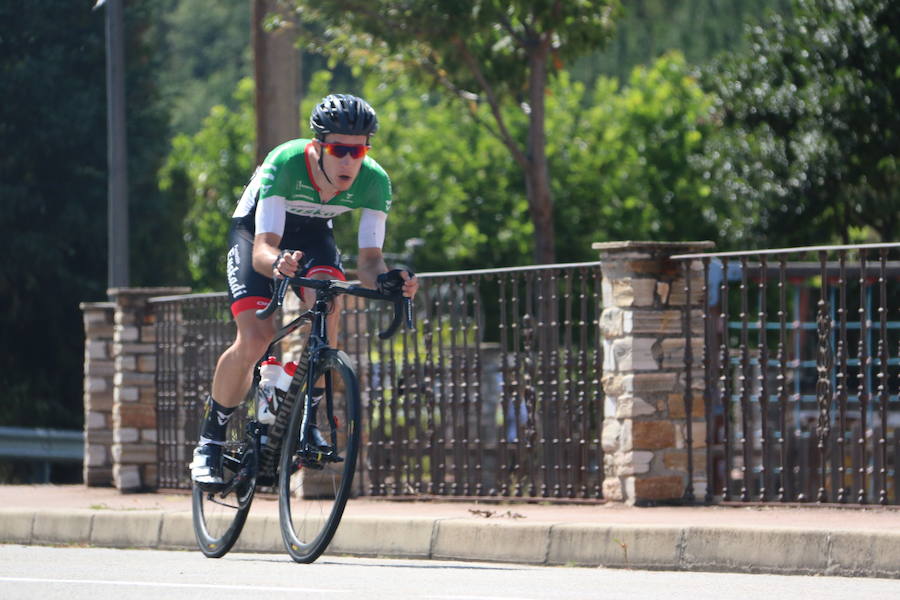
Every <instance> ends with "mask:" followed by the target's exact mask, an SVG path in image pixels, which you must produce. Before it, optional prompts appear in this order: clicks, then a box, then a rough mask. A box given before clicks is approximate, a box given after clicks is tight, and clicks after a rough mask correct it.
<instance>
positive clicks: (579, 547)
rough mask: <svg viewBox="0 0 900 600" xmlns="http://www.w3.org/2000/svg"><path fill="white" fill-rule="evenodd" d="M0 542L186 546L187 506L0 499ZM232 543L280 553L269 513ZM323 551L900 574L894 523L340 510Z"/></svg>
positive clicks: (189, 539)
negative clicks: (850, 526) (778, 523)
mask: <svg viewBox="0 0 900 600" xmlns="http://www.w3.org/2000/svg"><path fill="white" fill-rule="evenodd" d="M0 543H10V544H24V545H29V544H34V545H56V544H60V545H90V546H100V547H108V548H148V549H164V550H194V549H195V548H196V542H195V540H194V532H193V527H192V524H191V513H190V512H187V511H184V512H165V513H164V512H160V511H150V510H148V511H139V510H136V511H98V510H86V509H82V510H29V509H22V508H0ZM235 551H238V552H262V553H282V552H284V548H283V545H282V541H281V533H280V529H279V524H278V517H277V516H276V515H250V517H249V518H248V519H247V523H246V525H245V526H244V531H243V533H242V534H241V537H240V539H239V540H238V542H237V544H236V546H235ZM326 554H332V555H350V556H361V557H372V556H386V557H396V558H414V559H449V560H470V561H471V560H475V561H496V562H513V563H521V564H530V565H566V566H584V567H609V568H639V569H657V570H659V569H665V570H677V571H727V572H735V573H776V574H784V575H788V574H791V575H836V576H864V577H887V578H900V561H898V560H897V557H898V556H900V532H878V531H852V530H833V531H825V530H809V529H802V528H764V527H758V528H757V527H711V526H710V527H679V526H664V525H662V526H653V525H603V524H598V523H545V522H533V523H522V522H516V521H505V522H501V521H487V520H472V519H469V518H464V519H455V518H445V519H439V518H428V517H378V518H375V517H350V516H348V517H345V518H344V519H343V521H341V526H340V528H339V529H338V532H337V534H336V535H335V537H334V540H333V541H332V543H331V546H330V547H329V549H328V551H327V552H326Z"/></svg>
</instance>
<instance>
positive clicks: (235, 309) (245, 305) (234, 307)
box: [231, 296, 269, 317]
mask: <svg viewBox="0 0 900 600" xmlns="http://www.w3.org/2000/svg"><path fill="white" fill-rule="evenodd" d="M268 305H269V298H264V297H262V296H247V297H246V298H239V299H237V300H235V301H234V302H232V303H231V314H232V316H235V317H236V316H238V315H239V314H240V313H242V312H244V311H245V310H251V309H254V310H256V309H260V308H265V307H266V306H268Z"/></svg>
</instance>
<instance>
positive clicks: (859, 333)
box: [674, 244, 900, 504]
mask: <svg viewBox="0 0 900 600" xmlns="http://www.w3.org/2000/svg"><path fill="white" fill-rule="evenodd" d="M898 254H900V244H870V245H858V246H832V247H809V248H790V249H781V250H766V251H757V252H724V253H715V254H691V255H681V256H676V257H674V258H676V259H682V260H684V263H683V265H684V267H685V268H686V269H687V268H690V263H691V262H692V261H695V260H698V259H699V260H701V261H702V264H703V269H704V274H705V277H704V281H705V282H706V283H705V284H704V286H703V289H702V290H691V289H690V288H688V289H686V292H687V294H688V295H689V296H690V294H692V293H693V294H697V293H702V294H703V295H704V297H706V298H707V300H708V301H707V303H706V307H705V310H704V313H703V322H704V332H705V334H704V335H705V340H704V341H705V343H704V346H703V347H704V350H703V354H702V356H699V357H694V356H692V355H691V354H690V353H688V355H687V357H686V363H687V364H686V369H687V370H686V372H687V373H688V376H689V377H690V376H691V374H692V373H693V372H695V369H696V368H697V367H698V366H702V373H703V376H704V377H705V387H704V394H703V398H702V406H703V410H704V414H705V416H706V432H705V436H706V440H705V442H706V443H705V456H697V457H696V460H699V461H705V470H706V473H707V489H706V494H705V499H706V501H707V502H710V501H713V500H724V501H738V502H773V501H774V502H820V503H858V504H866V503H879V504H900V471H898V469H900V397H898V389H900V358H898V356H900V318H898V309H900V261H898V260H896V259H897V255H898ZM686 281H688V282H689V281H690V280H689V278H686ZM688 285H689V284H688ZM685 318H686V319H688V320H689V319H690V318H691V315H690V314H688V313H687V312H686V315H685ZM691 331H692V328H691V327H689V326H688V327H686V328H685V332H686V336H687V339H686V342H687V347H688V348H690V347H691V345H690V342H691V339H690V336H691ZM687 389H688V392H687V397H686V399H685V401H686V405H687V406H689V407H690V406H693V405H694V399H693V398H692V393H691V391H690V390H691V386H690V385H688V386H687ZM697 406H698V408H699V406H700V405H699V404H697ZM688 427H690V419H688ZM694 452H695V454H696V453H697V452H698V451H697V450H694ZM696 460H695V461H692V464H693V463H694V462H696ZM701 464H702V462H701ZM692 475H693V474H691V480H692V479H693V477H692Z"/></svg>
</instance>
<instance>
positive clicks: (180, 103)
mask: <svg viewBox="0 0 900 600" xmlns="http://www.w3.org/2000/svg"><path fill="white" fill-rule="evenodd" d="M158 1H160V0H158ZM161 3H162V4H163V5H164V8H163V9H162V10H161V14H160V19H159V20H158V24H157V26H158V29H159V38H160V39H159V43H160V50H161V52H160V62H161V63H162V64H163V65H164V67H163V68H161V69H159V71H158V77H159V80H160V87H161V89H162V92H163V94H164V96H165V99H166V102H167V104H168V105H169V107H170V111H171V125H172V131H175V132H179V133H186V134H193V133H196V132H197V131H198V130H199V129H200V128H201V126H202V124H203V119H204V117H205V116H206V115H207V114H209V111H210V109H211V108H212V107H213V106H216V105H220V104H221V105H224V106H228V107H229V108H236V105H235V104H234V99H233V98H232V95H233V94H234V88H235V86H236V85H237V82H238V81H240V80H241V79H242V78H244V77H248V76H250V75H251V69H252V56H251V47H250V5H251V2H249V1H242V2H214V1H210V0H205V1H204V0H190V1H185V0H161Z"/></svg>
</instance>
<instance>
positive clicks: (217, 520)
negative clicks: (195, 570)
mask: <svg viewBox="0 0 900 600" xmlns="http://www.w3.org/2000/svg"><path fill="white" fill-rule="evenodd" d="M234 421H237V419H234ZM242 430H243V427H241V426H239V425H238V424H237V423H235V424H234V425H231V424H230V425H229V429H228V432H227V434H226V439H227V440H228V441H226V442H225V447H224V448H223V452H222V479H223V480H224V483H223V484H222V485H221V486H216V487H209V486H200V485H198V484H197V483H194V489H193V503H192V508H193V521H194V535H195V536H196V538H197V544H198V545H199V546H200V551H201V552H203V554H205V555H206V556H208V557H209V558H221V557H222V556H224V555H225V553H227V552H228V551H229V550H231V547H232V546H234V543H235V542H236V541H237V539H238V536H240V535H241V530H242V529H243V528H244V522H245V521H246V520H247V513H248V512H249V511H250V503H251V502H252V501H253V493H254V491H255V490H256V471H257V465H258V454H257V449H256V441H255V438H254V436H252V435H250V434H249V433H247V434H244V433H243V431H242Z"/></svg>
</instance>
